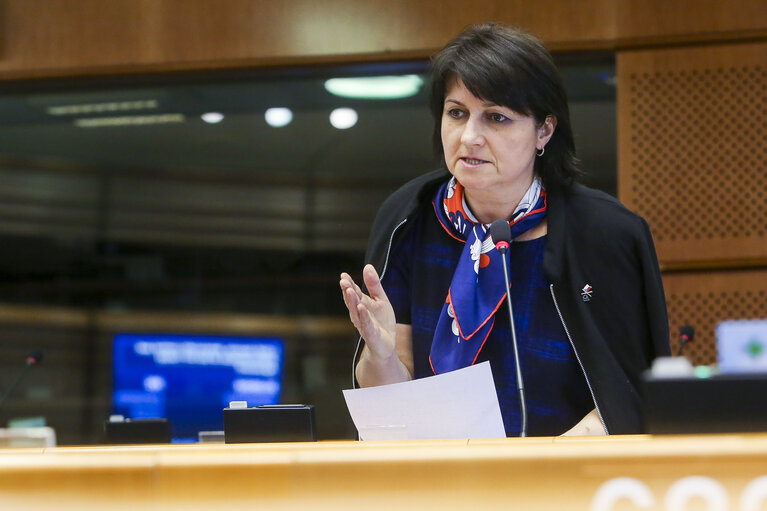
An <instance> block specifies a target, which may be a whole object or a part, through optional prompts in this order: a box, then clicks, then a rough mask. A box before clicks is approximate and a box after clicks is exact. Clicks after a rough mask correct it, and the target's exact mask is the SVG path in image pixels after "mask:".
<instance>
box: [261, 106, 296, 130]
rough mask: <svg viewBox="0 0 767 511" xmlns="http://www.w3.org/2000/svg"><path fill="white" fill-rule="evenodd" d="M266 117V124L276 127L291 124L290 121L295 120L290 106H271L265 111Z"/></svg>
mask: <svg viewBox="0 0 767 511" xmlns="http://www.w3.org/2000/svg"><path fill="white" fill-rule="evenodd" d="M264 119H266V124H268V125H269V126H272V127H274V128H282V127H283V126H287V125H288V124H290V121H292V120H293V112H292V111H291V110H290V108H284V107H276V108H269V109H268V110H267V111H266V112H264Z"/></svg>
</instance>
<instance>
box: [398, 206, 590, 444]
mask: <svg viewBox="0 0 767 511" xmlns="http://www.w3.org/2000/svg"><path fill="white" fill-rule="evenodd" d="M422 211H423V213H422V214H420V215H418V216H417V217H416V218H414V219H413V220H412V221H413V222H414V225H412V226H410V227H411V228H410V229H409V230H408V232H407V233H406V234H405V236H404V237H403V238H402V239H401V240H398V242H397V243H396V244H395V245H394V247H392V252H391V255H390V259H389V263H388V266H387V269H386V273H385V274H384V278H383V286H384V289H385V291H386V294H387V296H388V297H389V300H390V301H391V303H392V306H393V307H394V312H395V315H396V318H397V323H402V324H409V325H411V327H412V332H413V355H414V361H415V377H416V378H423V377H425V376H432V375H433V374H434V373H433V372H432V369H431V366H430V365H429V350H430V349H431V342H432V338H433V336H434V330H435V328H436V326H437V320H438V319H439V314H440V312H441V310H442V306H443V305H444V303H445V298H446V296H447V291H448V288H449V287H450V282H451V280H452V278H453V273H454V270H455V267H456V266H457V264H458V260H459V258H460V255H461V251H462V250H463V247H464V244H463V243H460V242H458V241H456V240H454V239H452V238H451V237H450V236H448V234H447V233H446V232H445V231H444V229H443V228H442V226H441V225H439V223H438V221H437V219H436V217H435V215H434V214H433V212H431V214H428V213H427V212H426V210H422ZM545 248H546V237H545V236H544V237H541V238H538V239H535V240H530V241H525V242H514V243H512V244H511V248H510V249H509V264H510V267H511V269H510V274H509V276H510V279H511V300H512V306H513V309H514V324H515V328H516V333H517V342H518V343H519V356H520V364H521V367H522V377H523V381H524V385H525V393H526V402H527V434H528V435H529V436H554V435H560V434H562V433H564V432H565V431H567V430H568V429H570V428H571V427H572V426H574V425H575V424H576V423H577V422H578V421H580V420H581V419H582V418H583V417H584V416H585V415H586V414H587V413H589V412H590V411H591V410H593V409H594V401H593V399H592V397H591V393H590V392H589V389H588V386H587V384H586V379H585V377H584V375H583V371H582V370H581V367H580V364H579V363H578V360H577V358H576V356H575V353H574V352H573V348H572V346H571V344H570V342H569V340H568V339H567V335H566V333H565V331H564V328H563V326H562V322H561V321H560V319H559V315H558V314H557V311H556V308H555V306H554V301H553V299H552V297H551V294H550V291H549V283H548V279H547V278H546V275H545V274H544V272H543V254H544V251H545ZM498 278H500V279H502V278H503V275H499V276H498ZM507 311H508V308H507V307H506V305H505V304H503V305H502V306H501V308H500V309H498V312H497V313H496V320H495V326H494V327H493V330H492V332H491V333H490V336H489V337H488V339H487V341H486V342H485V345H484V347H483V348H482V351H481V352H480V354H479V357H478V358H477V363H479V362H483V361H486V360H488V361H490V367H491V369H492V372H493V379H494V380H495V387H496V391H497V393H498V401H499V403H500V406H501V414H502V415H503V422H504V426H505V428H506V435H507V436H518V435H519V431H520V429H521V420H522V419H521V413H520V406H519V391H518V390H517V378H516V366H515V361H514V348H513V345H512V340H511V329H510V327H509V319H508V312H507Z"/></svg>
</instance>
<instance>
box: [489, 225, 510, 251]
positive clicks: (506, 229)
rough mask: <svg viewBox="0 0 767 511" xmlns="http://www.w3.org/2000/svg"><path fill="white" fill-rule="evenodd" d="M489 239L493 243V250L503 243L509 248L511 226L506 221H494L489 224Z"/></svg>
mask: <svg viewBox="0 0 767 511" xmlns="http://www.w3.org/2000/svg"><path fill="white" fill-rule="evenodd" d="M490 237H491V238H492V239H493V243H495V248H498V244H499V243H505V244H506V246H507V247H508V246H509V243H511V226H510V225H509V222H507V221H506V220H496V221H495V222H493V223H492V224H490Z"/></svg>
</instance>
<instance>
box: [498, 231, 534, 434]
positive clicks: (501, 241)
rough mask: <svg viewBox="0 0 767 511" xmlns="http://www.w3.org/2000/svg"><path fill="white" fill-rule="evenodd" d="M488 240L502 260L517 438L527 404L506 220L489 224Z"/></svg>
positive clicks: (524, 425)
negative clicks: (515, 392)
mask: <svg viewBox="0 0 767 511" xmlns="http://www.w3.org/2000/svg"><path fill="white" fill-rule="evenodd" d="M490 238H491V239H492V240H493V243H495V248H496V250H498V252H500V253H501V259H502V260H503V279H504V281H505V283H506V305H507V307H508V309H509V326H510V327H511V344H512V346H513V347H514V363H515V365H516V370H517V390H518V391H519V410H520V412H521V414H522V427H521V428H520V430H519V436H520V437H525V436H527V404H526V402H525V385H524V383H523V381H522V368H521V366H520V364H519V349H518V346H517V332H516V329H515V328H514V311H513V309H512V307H511V294H510V293H509V289H511V283H510V282H509V262H508V261H507V260H506V252H508V250H509V244H510V243H511V226H510V225H509V222H507V221H506V220H496V221H495V222H493V223H492V224H490Z"/></svg>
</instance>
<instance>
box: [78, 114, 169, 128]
mask: <svg viewBox="0 0 767 511" xmlns="http://www.w3.org/2000/svg"><path fill="white" fill-rule="evenodd" d="M174 122H184V114H161V115H122V116H119V117H92V118H86V119H75V121H74V123H75V126H77V127H78V128H106V127H113V126H144V125H147V124H169V123H174Z"/></svg>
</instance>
